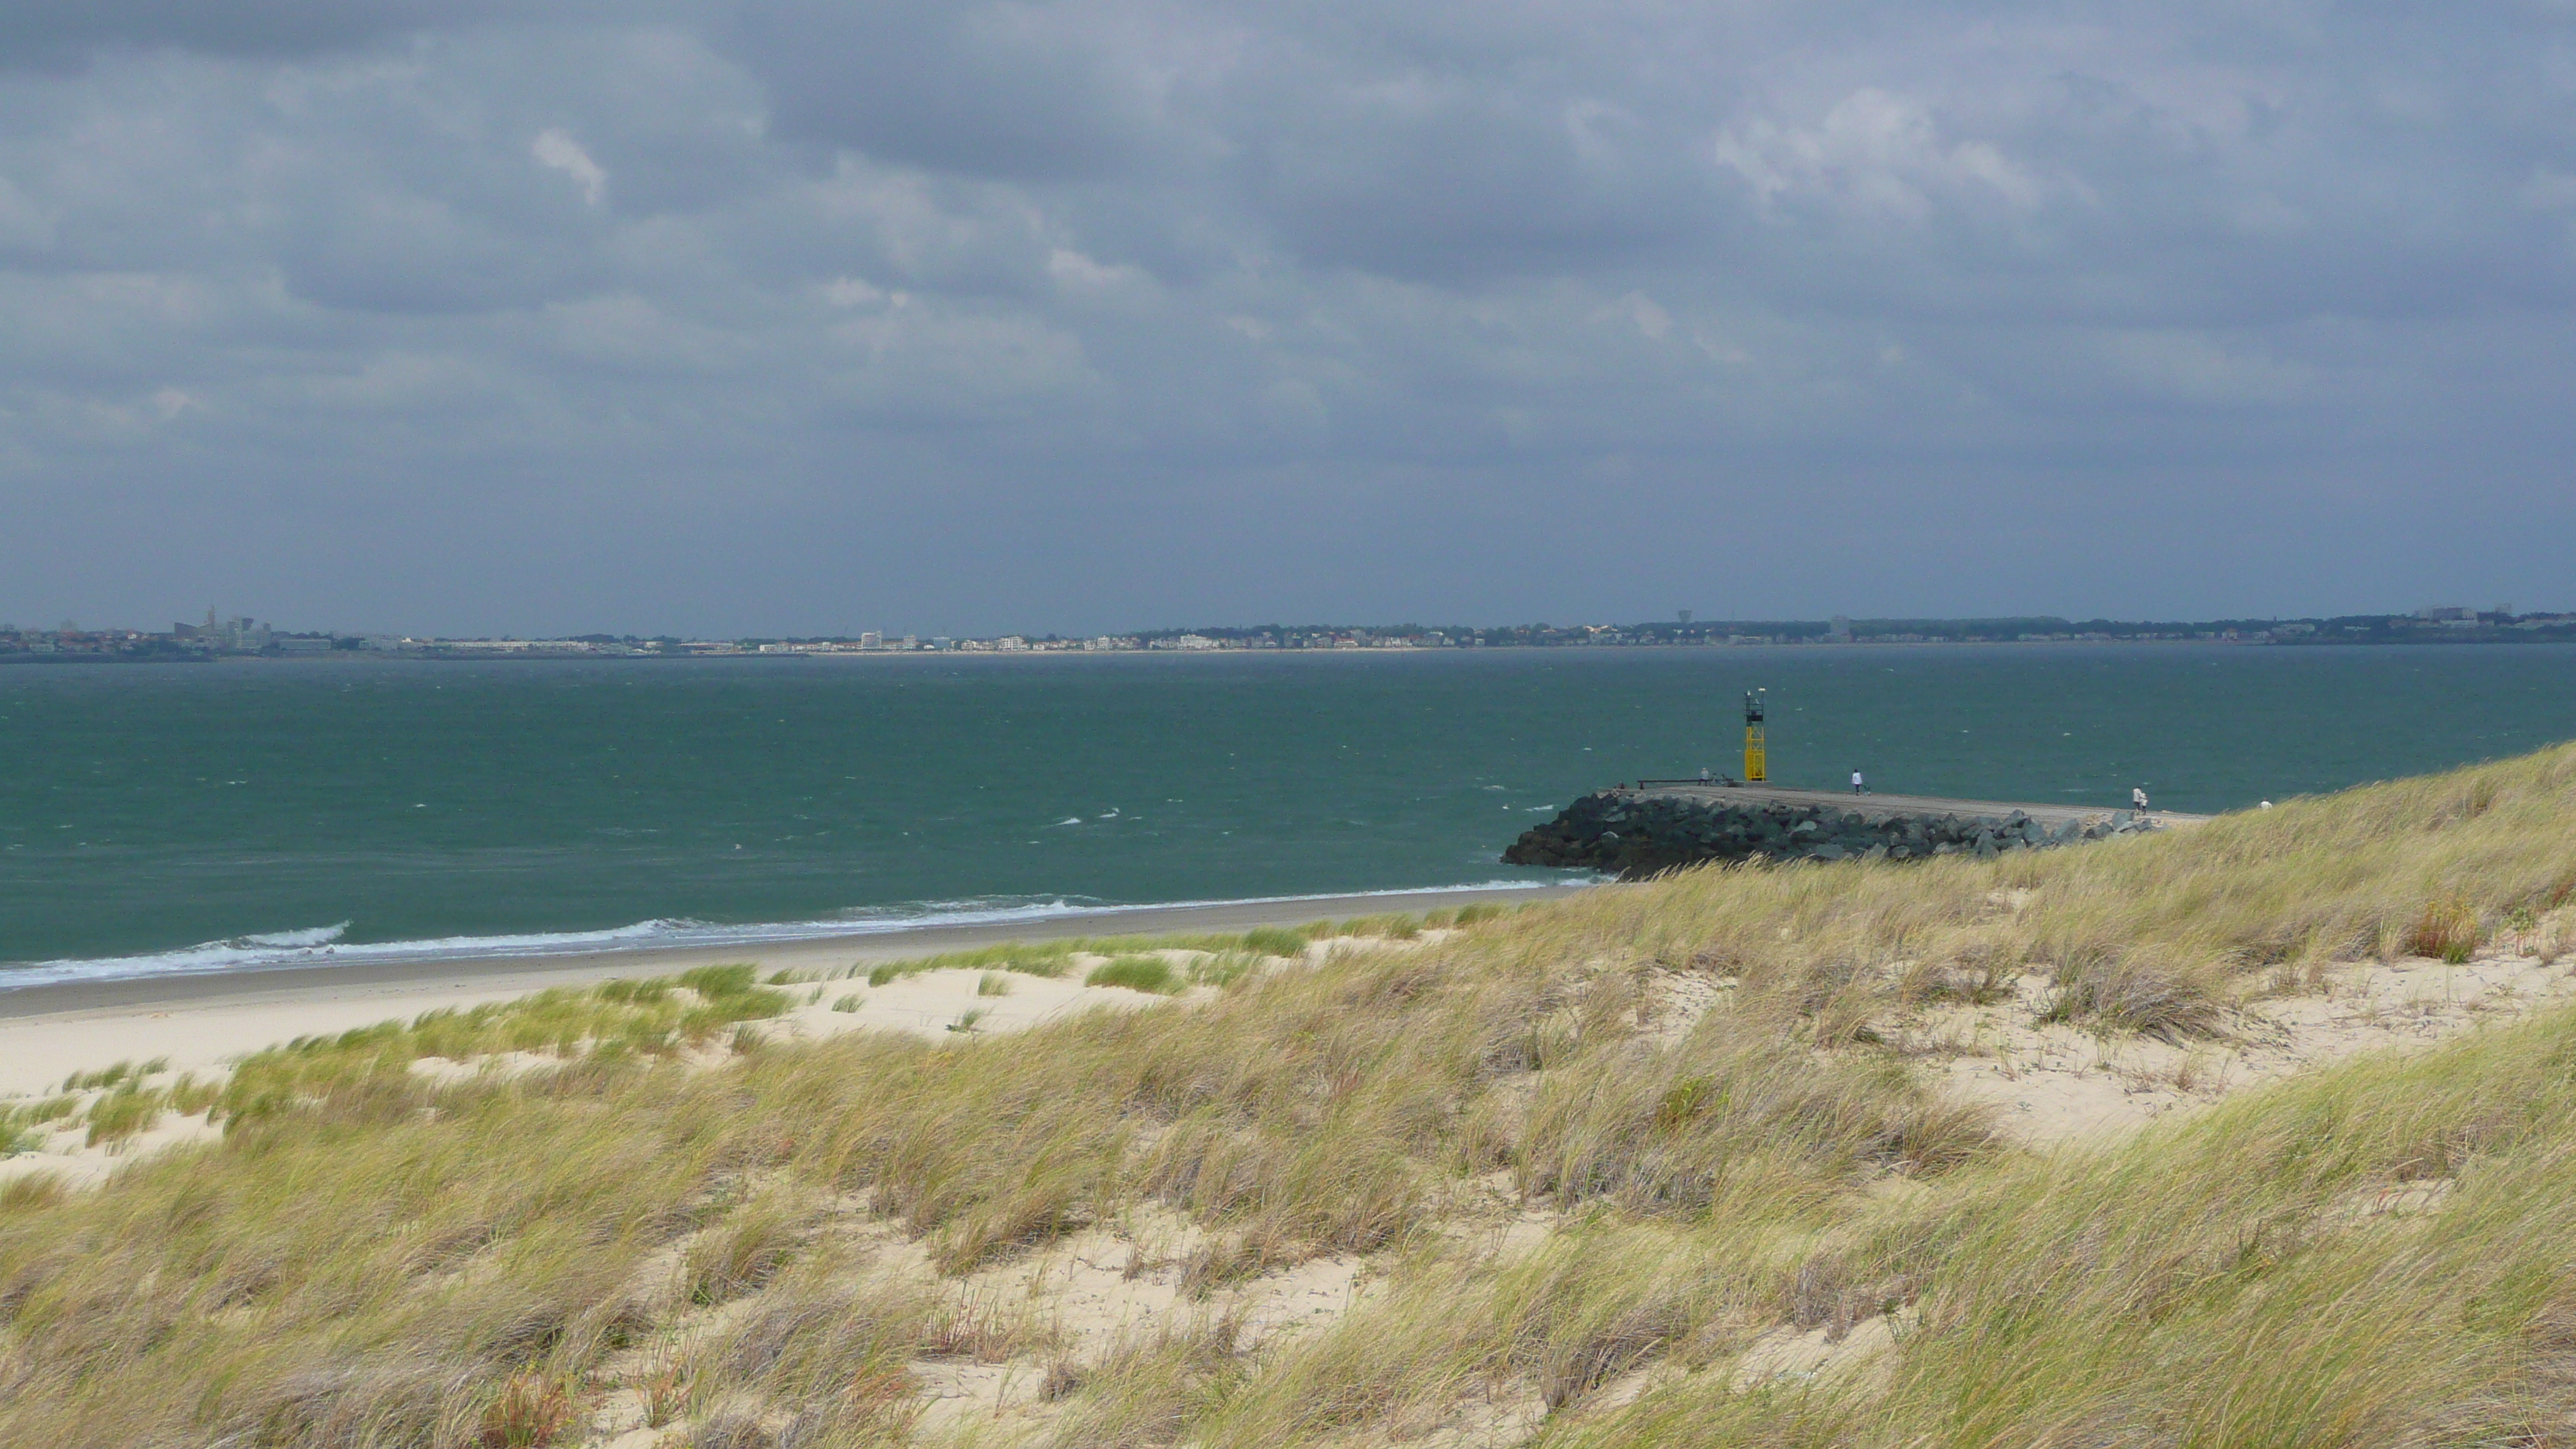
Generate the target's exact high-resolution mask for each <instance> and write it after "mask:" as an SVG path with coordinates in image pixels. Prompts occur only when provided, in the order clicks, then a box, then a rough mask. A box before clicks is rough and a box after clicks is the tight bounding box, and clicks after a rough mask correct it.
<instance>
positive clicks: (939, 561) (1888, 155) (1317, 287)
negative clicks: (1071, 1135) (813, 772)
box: [0, 0, 2576, 634]
mask: <svg viewBox="0 0 2576 1449" xmlns="http://www.w3.org/2000/svg"><path fill="white" fill-rule="evenodd" d="M2571 22H2576V7H2571V6H2570V5H2569V4H2567V3H2564V0H2499V3H2495V4H2490V5H2481V6H2464V7H2459V8H2458V9H2456V10H2455V9H2453V8H2452V7H2448V6H2426V5H2398V4H2389V3H2341V4H2336V3H2318V0H2308V3H2301V0H2236V3H2216V0H2176V3H2172V4H2166V5H2156V6H2142V5H2136V4H2118V5H2114V4H2108V3H2097V4H2085V3H2060V4H2019V3H2009V0H1995V3H1985V4H1961V3H1950V0H1904V3H1898V0H1848V3H1843V0H1797V3H1789V0H1780V3H1756V0H1733V3H1730V0H1711V3H1698V4H1674V3H1671V0H1633V3H1630V0H1565V3H1552V4H1546V3H1516V0H1372V3H1367V4H1350V3H1339V4H1336V3H1325V0H1200V3H1166V0H1064V3H1056V0H1022V3H1007V4H996V3H987V0H864V3H850V0H625V3H617V4H610V3H606V0H513V3H510V4H498V3H493V0H235V3H228V4H223V5H209V4H204V3H200V0H24V3H17V4H12V5H8V6H5V7H0V619H14V620H16V621H18V622H21V623H35V622H39V621H41V622H44V623H48V624H50V623H52V622H55V621H56V620H57V619H59V618H62V617H66V616H68V617H74V618H77V619H79V620H80V621H81V622H83V623H85V624H90V623H96V624H106V623H124V624H136V625H156V626H157V625H162V624H163V623H164V621H166V620H168V619H170V618H173V617H187V616H191V615H194V614H197V613H200V612H202V611H203V610H204V608H205V607H206V606H207V604H209V603H213V604H216V605H219V606H221V607H222V608H223V609H224V610H225V611H226V612H227V613H235V612H248V613H251V614H254V615H258V616H261V617H267V618H273V619H276V620H278V621H280V622H281V623H282V624H284V625H287V626H296V627H324V626H330V627H339V628H344V629H403V630H414V631H426V630H436V631H441V632H450V633H458V632H486V631H488V632H519V633H533V632H547V631H557V630H584V629H608V630H615V631H627V630H634V631H662V630H671V631H679V632H719V633H743V632H820V631H842V630H852V631H854V630H858V629H866V628H883V629H888V630H892V631H897V632H902V631H915V632H920V633H924V634H928V633H934V632H935V633H958V632H988V631H1001V630H1005V629H1019V630H1034V631H1041V632H1043V631H1049V630H1062V631H1067V632H1071V631H1086V632H1087V631H1093V630H1099V629H1108V628H1120V627H1136V626H1147V625H1160V624H1179V623H1194V622H1195V623H1214V622H1234V621H1255V620H1268V619H1277V618H1287V619H1297V620H1305V619H1334V620H1366V619H1394V618H1419V619H1428V620H1434V621H1450V620H1454V621H1464V622H1475V623H1498V622H1511V621H1526V620H1536V619H1546V620H1552V621H1557V622H1566V621H1578V620H1600V619H1620V618H1640V617H1664V616H1669V615H1670V613H1671V612H1672V611H1673V610H1675V609H1680V608H1691V609H1696V610H1698V611H1699V612H1700V613H1701V614H1702V615H1703V616H1730V615H1751V616H1766V615H1767V616H1780V615H1796V616H1820V615H1823V614H1826V613H1832V612H1844V613H1850V614H1854V615H1885V614H1967V613H2000V612H2057V613H2074V614H2093V613H2108V614H2113V615H2120V616H2141V615H2160V616H2172V615H2186V616H2211V615H2219V614H2271V613H2276V612H2277V613H2293V614H2295V613H2308V612H2315V611H2336V610H2365V609H2366V610H2380V609H2406V608H2412V607H2414V606H2416V605H2419V604H2424V603H2430V602H2445V603H2465V604H2472V605H2478V606H2493V605H2495V604H2497V603H2501V602H2505V601H2513V602H2515V603H2517V604H2519V605H2520V606H2521V607H2523V608H2525V609H2534V608H2544V607H2555V608H2576V568H2571V564H2576V487H2571V478H2570V466H2571V464H2570V460H2571V458H2576V448H2571V444H2576V387H2571V382H2576V353H2571V344H2572V343H2576V327H2571V318H2570V305H2571V301H2576V24H2571Z"/></svg>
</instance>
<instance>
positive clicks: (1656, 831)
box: [1503, 789, 2158, 880]
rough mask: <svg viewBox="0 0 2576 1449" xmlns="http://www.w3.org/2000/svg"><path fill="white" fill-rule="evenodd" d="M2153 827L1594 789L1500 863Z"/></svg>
mask: <svg viewBox="0 0 2576 1449" xmlns="http://www.w3.org/2000/svg"><path fill="white" fill-rule="evenodd" d="M2157 828H2158V827H2157V826H2156V824H2155V823H2154V822H2153V821H2151V820H2148V819H2145V818H2142V817H2140V816H2138V815H2136V814H2135V813H2133V812H2131V811H2127V810H2106V811H2102V812H2100V813H2099V814H2094V815H2086V816H2083V817H2080V818H2078V817H2069V818H2066V819H2062V820H2060V821H2058V822H2057V823H2056V824H2054V825H2051V824H2047V823H2044V822H2042V821H2039V820H2034V819H2032V818H2031V816H2030V815H2029V814H2028V813H2027V812H2025V811H2021V810H2011V811H2007V812H2005V813H2002V814H1991V815H1988V814H1971V813H1965V812H1962V811H1956V810H1942V811H1937V812H1936V811H1930V810H1922V809H1914V810H1905V809H1891V808H1885V807H1873V806H1872V805H1871V804H1870V797H1868V796H1866V795H1861V796H1854V797H1852V800H1851V802H1850V804H1848V805H1843V804H1826V803H1823V802H1815V803H1803V802H1790V801H1781V800H1776V799H1771V798H1767V797H1748V798H1746V799H1743V800H1729V799H1726V798H1724V795H1723V792H1711V793H1696V792H1694V793H1690V794H1673V793H1666V792H1659V791H1650V790H1628V789H1618V790H1597V791H1595V792H1593V793H1592V794H1589V795H1586V796H1584V797H1583V798H1582V799H1580V800H1577V801H1575V802H1574V803H1573V804H1571V805H1568V806H1567V807H1565V809H1564V811H1563V812H1562V813H1560V814H1559V815H1558V816H1557V817H1556V818H1555V819H1554V820H1551V821H1549V822H1548V823H1546V824H1545V825H1541V826H1538V827H1537V828H1535V829H1532V830H1530V831H1528V832H1527V833H1525V834H1523V835H1522V836H1521V838H1520V839H1519V840H1517V841H1515V842H1513V844H1512V847H1511V848H1510V849H1509V850H1506V851H1504V852H1503V863H1504V864H1506V865H1544V866H1570V867H1576V868H1588V869H1592V870H1599V871H1610V872H1615V873H1617V874H1618V875H1619V876H1620V877H1621V878H1622V879H1626V880H1638V879H1642V878H1644V877H1646V876H1651V875H1654V874H1657V873H1658V872H1661V871H1666V870H1670V869H1672V868H1673V867H1675V866H1683V865H1697V864H1700V863H1701V862H1704V861H1712V860H1720V861H1735V860H1757V859H1758V860H1775V861H1789V860H1851V859H1863V860H1923V859H1929V858H1930V857H1933V856H1939V855H1974V856H1977V857H1980V858H1982V859H1989V860H1991V859H1992V858H1994V857H1995V856H1997V855H2001V854H2004V853H2006V852H2009V851H2015V850H2047V849H2049V848H2051V847H2053V846H2060V845H2074V844H2077V843H2079V842H2082V841H2087V840H2102V839H2106V838H2108V837H2110V836H2114V835H2130V834H2135V833H2138V832H2141V831H2148V830H2154V829H2157Z"/></svg>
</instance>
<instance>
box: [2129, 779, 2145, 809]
mask: <svg viewBox="0 0 2576 1449" xmlns="http://www.w3.org/2000/svg"><path fill="white" fill-rule="evenodd" d="M2129 805H2130V807H2131V808H2132V809H2134V810H2136V811H2137V812H2138V813H2139V814H2141V815H2144V814H2145V813H2147V789H2146V787H2145V786H2144V785H2132V786H2130V787H2129Z"/></svg>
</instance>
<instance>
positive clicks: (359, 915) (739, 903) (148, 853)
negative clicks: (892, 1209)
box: [0, 645, 2576, 981]
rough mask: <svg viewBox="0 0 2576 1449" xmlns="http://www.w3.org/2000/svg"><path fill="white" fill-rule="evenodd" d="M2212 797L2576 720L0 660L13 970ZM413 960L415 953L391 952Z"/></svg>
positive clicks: (1917, 681)
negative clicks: (1663, 804) (1763, 755)
mask: <svg viewBox="0 0 2576 1449" xmlns="http://www.w3.org/2000/svg"><path fill="white" fill-rule="evenodd" d="M1757 685H1758V686H1762V687H1766V688H1768V689H1769V691H1770V698H1771V700H1772V708H1771V725H1770V734H1771V762H1772V775H1773V778H1774V779H1775V780H1778V781H1780V782H1782V783H1789V784H1813V785H1823V786H1830V785H1833V784H1836V783H1837V782H1840V781H1842V780H1844V779H1846V778H1847V777H1848V775H1849V772H1850V771H1852V770H1854V769H1860V770H1864V771H1866V772H1867V774H1868V776H1869V779H1870V782H1871V783H1872V785H1873V786H1875V787H1876V788H1878V789H1880V790H1884V791H1890V792H1894V791H1905V792H1922V793H1933V794H1947V795H1962V796H1971V797H1977V798H1988V799H2020V800H2034V801H2053V800H2067V801H2086V802H2098V803H2103V804H2112V803H2117V802H2120V801H2122V800H2123V799H2125V797H2126V795H2127V793H2128V790H2129V788H2130V787H2131V786H2132V785H2143V786H2144V787H2145V788H2146V789H2147V790H2148V791H2149V792H2150V793H2151V794H2152V795H2153V797H2154V799H2155V801H2156V803H2157V804H2159V805H2161V806H2166V807H2170V808H2173V809H2179V810H2224V809H2231V808H2235V807H2239V806H2246V805H2251V804H2253V803H2254V802H2255V801H2256V800H2258V799H2261V798H2265V797H2269V798H2272V799H2280V798H2284V797H2286V796H2290V795H2296V794H2301V793H2307V792H2315V791H2325V790H2333V789H2337V788H2340V787H2343V786H2347V785H2352V784H2356V783H2360V782H2363V781H2368V780H2373V779H2381V778H2387V777H2391V776H2396V775H2403V774H2410V773H2415V772H2419V771H2424V770H2431V769H2437V768H2441V767H2443V766H2447V765H2452V764H2457V763H2461V762H2464V761H2471V760H2477V759H2481V758H2488V757H2494V756H2501V755H2508V754H2513V753H2517V752H2520V751H2524V750H2528V749H2531V748H2534V747H2536V746H2539V745H2541V744H2544V743H2548V742H2550V741H2554V740H2558V739H2562V738H2566V737H2568V736H2571V735H2576V648H2563V647H2553V646H2547V645H2539V646H2529V647H2524V646H2456V647H2440V646H2429V647H2411V648H2409V647H2393V648H2352V649H2322V648H2320V649H2290V648H2258V647H2236V648H2230V647H2221V646H2184V645H2176V646H2136V645H2130V646H2118V645H2111V646H2085V645H2045V646H2021V647H2014V646H1993V647H1973V646H1972V647H1956V646H1951V647H1944V646H1928V647H1905V646H1888V647H1853V648H1840V649H1780V650H1767V649H1705V650H1583V649H1549V650H1508V651H1492V652H1481V651H1442V652H1421V653H1399V652H1373V651H1372V652H1353V651H1344V652H1339V653H1298V654H1277V655H1270V654H1220V655H1214V656H1207V655H1200V656H1191V657H1175V656H1158V655H1127V656H1114V655H1113V656H1038V657H1021V658H974V657H963V656H957V655H914V656H903V657H872V658H856V659H837V660H803V659H783V660H782V659H738V660H706V661H683V660H674V661H632V662H627V661H616V662H600V663H587V662H571V663H556V662H540V661H514V662H500V663H490V664H484V663H422V662H397V661H340V660H333V661H279V662H257V663H237V664H219V665H206V666H187V665H169V666H93V667H62V666H35V665H21V666H11V667H6V668H0V760H4V761H5V762H6V764H5V767H0V963H7V964H8V970H7V971H6V972H5V973H0V974H5V975H6V976H7V977H8V978H9V979H11V980H15V981H33V980H38V979H52V978H58V977H60V976H63V975H73V974H111V973H132V972H140V971H158V970H202V969H221V968H224V967H227V966H233V965H241V964H249V963H254V962H263V961H272V960H281V959H283V960H309V959H327V958H330V957H332V956H337V957H340V958H343V959H345V958H346V957H348V956H350V955H352V954H359V955H363V954H366V953H367V950H368V948H370V947H377V948H396V949H400V950H402V951H405V952H410V951H415V950H423V949H435V950H449V951H456V952H460V953H473V952H481V951H494V950H503V949H524V948H526V947H528V946H530V945H536V946H541V947H542V946H552V947H556V948H563V949H573V948H581V947H585V946H596V945H601V944H610V943H632V942H638V941H643V940H687V939H716V940H721V939H729V938H741V937H757V936H763V935H771V934H787V933H808V932H813V931H816V930H824V929H860V928H873V927H882V926H886V925H891V924H894V923H898V922H905V921H914V920H927V919H953V918H959V917H972V916H976V915H979V914H988V913H1012V912H1021V913H1041V912H1046V911H1052V910H1056V909H1059V908H1078V907H1082V906H1086V905H1101V904H1109V903H1120V904H1143V903H1154V902H1167V901H1188V900H1230V899H1244V898H1251V897H1266V896H1287V895H1300V894H1312V893H1325V892H1342V891H1360V890H1382V889H1399V888H1419V887H1430V886H1450V885H1466V884H1479V883H1486V882H1493V881H1498V880H1510V879H1531V880H1537V879H1543V878H1546V875H1547V873H1545V872H1538V871H1526V870H1516V869H1512V868H1508V867H1504V866H1501V865H1497V864H1496V863H1495V857H1496V856H1497V855H1498V854H1499V853H1500V852H1501V851H1502V849H1503V847H1504V846H1505V845H1507V844H1509V843H1510V841H1511V840H1512V838H1513V837H1514V836H1515V835H1516V834H1518V833H1519V832H1520V831H1521V830H1523V829H1525V828H1526V827H1527V826H1528V825H1530V824H1531V823H1533V822H1535V821H1537V820H1540V819H1543V818H1545V815H1546V813H1547V812H1550V811H1552V810H1553V809H1555V808H1556V807H1557V806H1560V805H1562V804H1563V803H1565V802H1566V801H1567V800H1568V799H1570V798H1572V797H1573V796H1574V795H1576V794H1578V793H1580V792H1582V791H1584V790H1587V789H1591V788H1594V787H1597V786H1600V785H1605V784H1610V783H1613V782H1616V781H1620V780H1628V779H1636V778H1639V777H1641V776H1673V775H1685V774H1691V773H1695V772H1696V771H1697V770H1699V769H1700V768H1701V767H1703V766H1706V767H1709V768H1712V769H1715V770H1720V771H1726V770H1731V769H1732V768H1734V762H1735V759H1736V743H1737V737H1738V733H1739V725H1738V723H1737V716H1736V711H1737V701H1738V699H1739V697H1740V696H1741V694H1742V692H1743V691H1744V690H1745V689H1747V688H1750V687H1753V686H1757ZM423 943H436V944H435V945H434V946H424V945H423Z"/></svg>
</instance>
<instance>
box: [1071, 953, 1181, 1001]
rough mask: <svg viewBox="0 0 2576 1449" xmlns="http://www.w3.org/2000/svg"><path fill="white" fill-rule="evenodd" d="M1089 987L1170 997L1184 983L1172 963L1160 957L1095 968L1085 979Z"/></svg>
mask: <svg viewBox="0 0 2576 1449" xmlns="http://www.w3.org/2000/svg"><path fill="white" fill-rule="evenodd" d="M1082 984H1083V985H1085V986H1123V987H1125V988H1127V989H1128V990H1130V991H1150V992H1152V993H1154V994H1156V995H1158V996H1169V995H1171V994H1172V993H1173V992H1176V991H1178V990H1180V989H1181V987H1182V985H1183V983H1182V981H1181V978H1180V976H1179V975H1178V974H1176V973H1175V972H1174V971H1173V970H1172V963H1170V962H1169V961H1166V960H1164V959H1163V958H1162V957H1160V956H1120V957H1118V958H1116V959H1115V960H1111V961H1105V962H1103V963H1101V964H1100V965H1098V966H1095V967H1093V968H1091V974H1090V975H1088V976H1085V977H1084V978H1082Z"/></svg>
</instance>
